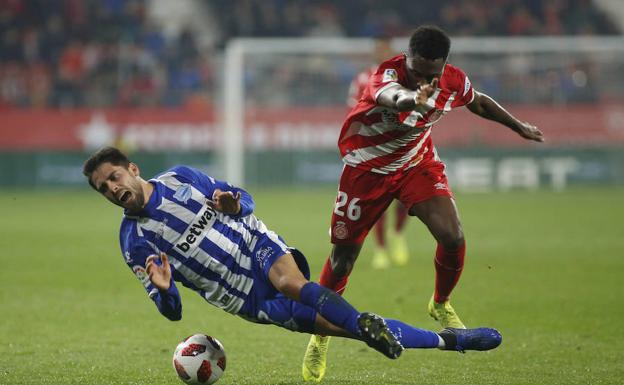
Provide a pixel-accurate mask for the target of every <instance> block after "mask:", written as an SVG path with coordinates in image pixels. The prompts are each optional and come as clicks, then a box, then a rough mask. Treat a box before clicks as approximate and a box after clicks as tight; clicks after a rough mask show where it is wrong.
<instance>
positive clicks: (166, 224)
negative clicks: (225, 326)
mask: <svg viewBox="0 0 624 385" xmlns="http://www.w3.org/2000/svg"><path fill="white" fill-rule="evenodd" d="M149 182H150V183H152V184H153V185H154V192H153V193H152V195H151V196H150V198H149V201H148V202H147V204H146V206H145V208H144V209H143V210H142V212H140V213H138V214H136V216H132V215H130V214H129V213H125V215H124V219H123V221H122V224H121V229H120V243H121V250H122V253H123V255H124V258H125V260H126V263H127V265H128V266H129V267H130V268H131V269H132V271H133V272H134V274H135V275H136V276H137V277H138V278H139V280H140V281H141V282H142V283H143V285H144V287H145V289H146V290H147V292H148V294H149V296H150V298H152V299H153V300H154V302H155V303H156V305H157V306H158V308H159V310H160V311H161V313H163V314H164V315H166V316H167V317H168V318H172V317H170V315H171V316H173V317H174V318H176V319H179V317H178V315H177V314H171V313H172V312H173V313H178V312H179V313H180V314H179V316H180V317H181V304H180V299H179V294H178V292H177V288H176V287H175V285H174V283H173V282H171V288H170V289H169V290H168V292H167V293H161V292H160V291H159V290H158V289H157V288H156V287H155V286H153V285H152V283H151V282H150V280H149V278H148V276H147V273H146V271H145V261H146V259H147V258H148V257H149V256H150V255H153V254H156V255H158V254H159V252H161V251H162V252H164V253H166V254H167V256H168V257H169V260H170V264H171V267H172V279H173V280H175V281H177V282H180V283H182V285H184V286H186V287H188V288H190V289H192V290H195V291H196V292H198V293H199V294H200V295H201V296H202V297H203V298H204V299H205V300H206V301H208V302H209V303H211V304H212V305H214V306H216V307H219V308H221V309H223V310H225V311H227V312H229V313H234V314H235V313H238V312H239V310H241V308H242V307H243V305H244V304H245V302H246V301H247V299H248V296H249V293H250V291H251V289H252V286H253V285H254V278H253V277H254V275H253V270H254V269H256V270H257V269H262V266H258V265H261V264H262V259H261V256H262V254H263V250H264V249H266V246H265V244H268V243H270V244H271V245H272V247H273V248H275V245H276V244H277V245H278V248H281V250H273V249H272V251H276V252H280V253H282V254H284V253H286V252H287V246H286V244H284V242H283V241H282V240H281V239H280V238H279V237H278V236H277V234H275V233H274V232H272V231H270V230H268V229H267V228H266V226H265V225H264V223H262V221H260V220H259V219H258V218H256V217H255V216H254V215H253V214H252V212H253V209H254V202H253V200H252V198H251V196H250V195H249V194H248V193H247V192H246V191H244V190H242V189H239V188H235V187H233V186H231V185H230V184H228V183H225V182H221V181H217V180H215V179H213V178H211V177H209V176H206V175H205V174H203V173H201V172H200V171H198V170H196V169H193V168H190V167H186V166H177V167H174V168H172V169H170V170H169V171H167V172H165V173H163V174H161V175H159V176H157V177H156V178H154V179H151V180H150V181H149ZM215 189H220V190H222V191H232V192H233V193H234V194H236V193H237V192H240V193H241V200H240V202H241V212H240V213H239V214H237V215H226V214H223V213H220V212H218V211H215V210H214V209H213V208H212V207H211V206H210V205H209V201H210V200H211V199H212V196H213V193H214V191H215ZM176 307H178V308H179V309H176ZM167 312H169V313H170V314H169V315H167V314H166V313H167Z"/></svg>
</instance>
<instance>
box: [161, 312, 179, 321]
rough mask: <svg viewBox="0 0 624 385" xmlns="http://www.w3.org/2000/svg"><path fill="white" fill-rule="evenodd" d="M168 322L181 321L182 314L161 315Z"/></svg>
mask: <svg viewBox="0 0 624 385" xmlns="http://www.w3.org/2000/svg"><path fill="white" fill-rule="evenodd" d="M162 315H164V316H165V317H166V318H167V319H168V320H169V321H179V320H181V319H182V312H181V311H180V312H175V313H162Z"/></svg>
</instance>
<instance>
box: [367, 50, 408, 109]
mask: <svg viewBox="0 0 624 385" xmlns="http://www.w3.org/2000/svg"><path fill="white" fill-rule="evenodd" d="M397 63H398V62H397V61H395V60H389V61H386V62H384V63H382V64H381V65H380V66H379V68H377V71H375V73H373V74H372V75H371V77H370V78H369V80H368V91H369V94H370V95H372V97H373V99H374V100H373V101H376V100H377V98H378V97H379V95H381V93H382V92H384V91H385V90H387V89H389V88H392V87H395V86H398V85H400V82H401V80H400V76H401V75H400V70H399V68H398V65H397Z"/></svg>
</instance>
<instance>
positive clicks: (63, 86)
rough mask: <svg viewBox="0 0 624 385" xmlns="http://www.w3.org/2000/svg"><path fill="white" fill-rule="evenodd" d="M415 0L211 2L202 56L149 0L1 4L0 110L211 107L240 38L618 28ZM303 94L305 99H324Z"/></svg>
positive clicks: (539, 4) (586, 7) (500, 0)
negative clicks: (221, 63)
mask: <svg viewBox="0 0 624 385" xmlns="http://www.w3.org/2000/svg"><path fill="white" fill-rule="evenodd" d="M414 3H416V2H407V1H404V0H386V1H384V2H379V1H372V0H343V1H328V0H315V1H312V0H299V1H295V0H237V1H230V0H212V1H209V2H205V3H204V4H205V5H207V7H208V9H209V10H210V11H211V12H212V13H213V15H214V19H215V20H216V21H217V22H218V24H219V26H218V31H219V35H220V36H218V37H217V38H216V39H215V44H214V45H213V46H212V47H208V48H202V49H199V46H198V43H197V40H198V39H197V36H196V35H195V32H193V31H192V30H191V29H182V30H181V31H180V32H179V33H177V34H176V35H174V36H164V35H163V33H162V29H163V28H162V26H160V25H157V24H156V23H155V22H154V21H153V20H150V18H149V17H148V12H147V7H149V5H150V3H149V1H147V0H28V1H27V0H0V107H12V106H16V107H49V106H51V107H65V108H72V107H82V106H91V107H106V106H120V107H126V106H180V105H199V106H205V105H210V104H211V103H212V102H213V100H212V98H213V96H212V95H214V94H215V93H216V92H217V91H216V84H215V79H216V78H217V76H216V75H215V73H216V72H218V59H217V58H219V57H220V56H221V54H222V53H223V47H224V46H225V43H226V42H227V41H228V39H230V38H232V37H238V36H256V37H257V36H282V37H284V36H357V37H362V36H377V35H382V34H383V35H392V36H406V35H408V34H409V32H410V31H411V30H412V29H413V28H414V27H415V26H417V25H419V24H422V23H434V24H438V25H440V26H441V27H443V28H444V29H445V30H447V31H448V32H449V33H450V34H451V35H452V36H462V35H470V36H481V35H507V36H515V35H581V34H582V35H592V34H601V35H605V34H618V33H620V31H618V29H617V28H616V27H615V25H614V24H613V23H612V22H611V21H610V20H609V19H608V17H607V16H606V15H604V14H603V13H601V12H600V11H599V10H598V9H597V8H596V7H595V6H594V4H593V2H592V1H590V0H549V1H541V0H473V1H462V0H440V1H437V2H426V4H425V5H423V6H417V5H414ZM337 66H338V67H339V70H338V71H329V73H328V78H327V79H325V80H323V81H326V83H328V84H331V83H332V82H333V81H334V80H336V79H334V77H335V76H338V77H340V79H339V80H340V81H339V82H338V84H340V87H341V88H344V83H345V82H346V83H347V84H348V80H349V77H350V76H353V75H354V71H356V69H354V68H351V67H348V66H347V67H345V66H342V67H341V64H340V63H338V64H337ZM317 67H319V68H320V67H322V66H317ZM282 72H283V71H282ZM334 72H337V73H338V74H337V75H331V73H334ZM289 76H290V78H291V79H290V81H292V82H299V83H300V84H305V83H306V82H309V83H317V82H318V81H319V77H318V76H314V75H310V76H308V77H306V75H305V74H301V73H296V72H292V73H291V74H290V75H288V74H286V77H284V76H282V78H288V77H289ZM287 80H288V79H287ZM581 81H583V80H582V79H581ZM300 89H301V90H302V94H301V95H299V97H300V98H302V103H306V100H308V101H316V100H319V97H320V98H322V97H323V96H322V95H306V94H305V89H306V88H305V87H301V88H300ZM310 89H311V90H312V89H314V88H313V87H311V88H310ZM344 92H346V89H345V90H344ZM330 102H333V101H330Z"/></svg>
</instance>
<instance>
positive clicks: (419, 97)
mask: <svg viewBox="0 0 624 385" xmlns="http://www.w3.org/2000/svg"><path fill="white" fill-rule="evenodd" d="M437 88H438V78H433V80H432V81H431V83H425V84H421V85H420V88H419V89H418V92H417V93H416V97H415V101H416V104H417V105H420V106H424V105H426V104H427V101H428V100H429V98H430V97H431V95H433V93H434V92H435V90H436V89H437Z"/></svg>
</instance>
